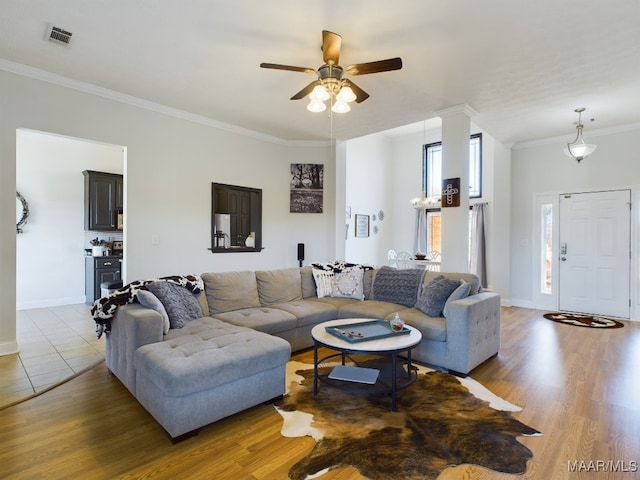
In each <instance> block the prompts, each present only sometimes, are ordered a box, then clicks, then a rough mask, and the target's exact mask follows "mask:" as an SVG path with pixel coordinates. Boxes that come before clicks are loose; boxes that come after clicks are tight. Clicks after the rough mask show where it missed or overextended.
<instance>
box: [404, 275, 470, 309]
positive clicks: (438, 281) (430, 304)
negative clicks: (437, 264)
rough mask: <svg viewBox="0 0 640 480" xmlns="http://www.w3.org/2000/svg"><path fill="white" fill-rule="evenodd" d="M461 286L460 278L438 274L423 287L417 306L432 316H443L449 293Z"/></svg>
mask: <svg viewBox="0 0 640 480" xmlns="http://www.w3.org/2000/svg"><path fill="white" fill-rule="evenodd" d="M459 286H460V280H450V279H448V278H444V277H443V276H442V275H438V276H437V277H436V278H434V279H433V280H431V281H430V282H429V283H427V284H426V285H425V286H424V287H423V288H422V293H421V294H420V297H419V298H418V301H417V302H416V304H415V308H417V309H418V310H420V311H421V312H424V313H426V314H427V315H429V316H430V317H441V316H442V310H443V309H444V306H445V303H446V302H447V298H449V295H451V294H452V293H453V291H454V290H455V289H456V288H458V287H459Z"/></svg>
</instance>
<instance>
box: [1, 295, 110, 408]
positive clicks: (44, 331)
mask: <svg viewBox="0 0 640 480" xmlns="http://www.w3.org/2000/svg"><path fill="white" fill-rule="evenodd" d="M16 313H17V325H16V327H17V337H18V338H17V340H18V348H19V350H20V352H19V353H17V354H15V355H4V356H0V407H1V406H3V405H7V404H10V403H13V402H15V401H18V400H22V399H24V398H26V397H29V396H31V395H33V394H34V393H37V392H40V391H42V390H44V389H46V388H48V387H49V386H51V385H53V384H55V383H58V382H60V381H62V380H64V379H65V378H67V377H70V376H72V375H74V374H76V373H78V372H80V371H82V370H84V369H85V368H87V367H89V366H91V365H93V364H95V363H96V362H97V361H99V360H100V359H102V358H104V342H105V340H104V337H103V338H101V339H97V338H96V334H95V326H94V323H93V320H92V318H91V314H90V312H89V306H88V305H84V304H80V305H63V306H60V307H49V308H34V309H29V310H19V311H18V312H16Z"/></svg>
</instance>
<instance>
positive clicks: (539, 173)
mask: <svg viewBox="0 0 640 480" xmlns="http://www.w3.org/2000/svg"><path fill="white" fill-rule="evenodd" d="M585 136H586V137H587V138H588V139H589V141H590V142H591V143H595V144H596V145H597V146H598V148H597V150H596V151H595V152H594V153H593V154H592V155H591V156H589V157H587V158H586V159H584V160H583V161H582V162H581V163H579V164H578V162H576V161H575V160H574V159H572V158H570V157H568V156H566V155H565V154H564V153H563V148H564V147H565V144H564V142H563V141H561V140H558V141H557V142H554V143H548V144H544V145H530V146H526V145H524V146H519V147H517V148H515V149H514V150H513V152H512V159H513V160H512V166H511V266H510V268H511V293H512V303H513V304H514V305H516V306H524V307H535V305H534V295H533V288H534V284H533V281H534V278H535V276H534V271H533V269H534V264H535V259H536V254H535V252H533V251H532V247H533V245H535V243H536V242H534V238H533V226H534V223H533V222H534V219H533V215H534V208H533V206H534V195H535V194H536V193H538V194H554V195H557V194H560V193H566V192H589V191H598V190H608V189H618V188H631V189H632V190H633V189H636V190H637V189H638V186H639V185H640V155H638V153H634V152H640V134H639V131H638V130H631V131H626V132H619V133H609V134H603V135H597V136H595V135H594V134H593V132H592V133H591V134H589V132H586V135H585ZM567 140H571V138H568V139H567ZM634 198H638V195H637V192H636V194H635V195H634ZM638 207H640V205H637V204H634V210H633V211H638ZM632 218H634V224H633V225H632V231H633V232H634V235H633V236H632V239H635V240H633V241H635V243H633V241H632V256H633V258H632V272H634V273H633V277H632V281H631V283H632V301H633V304H632V306H635V308H636V309H637V308H638V302H639V299H640V295H639V294H638V251H640V248H639V247H640V244H638V240H637V239H638V222H639V220H640V219H639V218H638V216H637V215H634V216H632ZM632 318H633V311H632Z"/></svg>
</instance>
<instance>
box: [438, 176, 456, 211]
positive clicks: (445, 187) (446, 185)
mask: <svg viewBox="0 0 640 480" xmlns="http://www.w3.org/2000/svg"><path fill="white" fill-rule="evenodd" d="M459 206H460V177H457V178H445V179H444V180H442V202H441V207H442V208H445V207H459Z"/></svg>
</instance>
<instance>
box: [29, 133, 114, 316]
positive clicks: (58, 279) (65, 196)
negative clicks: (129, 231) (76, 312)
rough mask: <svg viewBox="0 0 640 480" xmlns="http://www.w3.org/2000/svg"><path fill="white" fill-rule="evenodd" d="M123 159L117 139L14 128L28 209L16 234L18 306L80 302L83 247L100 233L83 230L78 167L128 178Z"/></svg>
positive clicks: (81, 197) (83, 273)
mask: <svg viewBox="0 0 640 480" xmlns="http://www.w3.org/2000/svg"><path fill="white" fill-rule="evenodd" d="M125 160H126V147H123V146H120V145H111V144H106V143H101V142H96V141H92V140H85V139H80V138H73V137H67V136H62V135H56V134H53V133H48V132H42V131H36V130H29V129H18V130H17V131H16V188H17V190H18V191H19V192H20V193H21V195H23V196H24V197H25V199H26V200H27V201H28V203H29V211H30V214H29V219H28V221H27V223H26V224H25V225H24V227H23V231H24V233H21V234H18V235H17V237H16V308H17V309H18V310H23V309H29V308H42V307H50V306H58V305H69V304H78V303H84V301H85V279H84V278H85V267H84V264H85V260H84V258H85V249H87V248H90V247H91V245H90V243H89V242H90V240H91V239H92V238H94V237H96V236H98V235H96V234H95V232H85V230H84V177H83V175H82V172H83V170H97V171H106V172H110V173H119V174H124V175H125V182H126V173H125V171H124V170H125ZM125 202H126V200H125ZM125 208H126V204H125ZM125 228H126V227H125ZM119 235H120V237H122V236H123V235H124V234H123V233H120V234H119ZM114 238H115V237H114Z"/></svg>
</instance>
